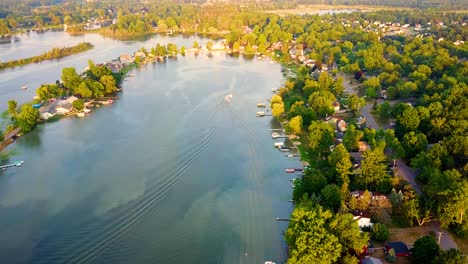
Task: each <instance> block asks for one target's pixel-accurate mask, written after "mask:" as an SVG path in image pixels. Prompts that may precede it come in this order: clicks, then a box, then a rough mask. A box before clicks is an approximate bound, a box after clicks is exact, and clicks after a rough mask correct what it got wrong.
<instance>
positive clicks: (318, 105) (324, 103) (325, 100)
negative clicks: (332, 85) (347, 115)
mask: <svg viewBox="0 0 468 264" xmlns="http://www.w3.org/2000/svg"><path fill="white" fill-rule="evenodd" d="M335 100H336V98H335V96H334V95H333V94H332V93H330V92H328V91H320V92H314V93H312V94H311V95H310V96H309V101H308V103H309V107H310V108H312V109H313V110H314V111H315V112H316V113H317V114H318V115H319V116H322V117H324V116H326V115H329V114H333V113H334V112H335V108H334V107H333V102H334V101H335Z"/></svg>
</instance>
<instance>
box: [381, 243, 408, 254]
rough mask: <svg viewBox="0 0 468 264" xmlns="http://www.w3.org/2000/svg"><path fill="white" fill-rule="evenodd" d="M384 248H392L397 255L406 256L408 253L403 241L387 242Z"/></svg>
mask: <svg viewBox="0 0 468 264" xmlns="http://www.w3.org/2000/svg"><path fill="white" fill-rule="evenodd" d="M385 249H386V250H387V252H388V251H389V250H390V249H393V250H394V251H395V255H396V256H397V257H408V256H409V255H410V250H409V249H408V247H407V246H406V244H405V243H403V242H388V243H386V244H385Z"/></svg>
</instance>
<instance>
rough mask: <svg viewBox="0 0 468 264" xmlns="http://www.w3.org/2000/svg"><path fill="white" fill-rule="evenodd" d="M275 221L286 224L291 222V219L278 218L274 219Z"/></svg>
mask: <svg viewBox="0 0 468 264" xmlns="http://www.w3.org/2000/svg"><path fill="white" fill-rule="evenodd" d="M276 221H286V222H289V221H291V219H289V218H280V217H276Z"/></svg>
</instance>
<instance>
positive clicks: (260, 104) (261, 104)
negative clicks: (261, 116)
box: [257, 103, 266, 107]
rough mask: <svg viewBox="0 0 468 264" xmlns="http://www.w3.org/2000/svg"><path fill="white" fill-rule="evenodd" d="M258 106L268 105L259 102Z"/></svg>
mask: <svg viewBox="0 0 468 264" xmlns="http://www.w3.org/2000/svg"><path fill="white" fill-rule="evenodd" d="M257 107H266V104H264V103H258V104H257Z"/></svg>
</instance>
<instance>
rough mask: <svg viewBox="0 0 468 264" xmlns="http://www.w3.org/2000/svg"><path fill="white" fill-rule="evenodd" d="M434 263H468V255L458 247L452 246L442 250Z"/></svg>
mask: <svg viewBox="0 0 468 264" xmlns="http://www.w3.org/2000/svg"><path fill="white" fill-rule="evenodd" d="M433 263H434V264H467V263H468V257H466V256H464V255H463V252H461V251H460V250H458V249H455V248H451V249H449V250H447V251H441V252H440V255H439V256H438V257H437V258H436V259H435V260H434V262H433Z"/></svg>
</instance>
